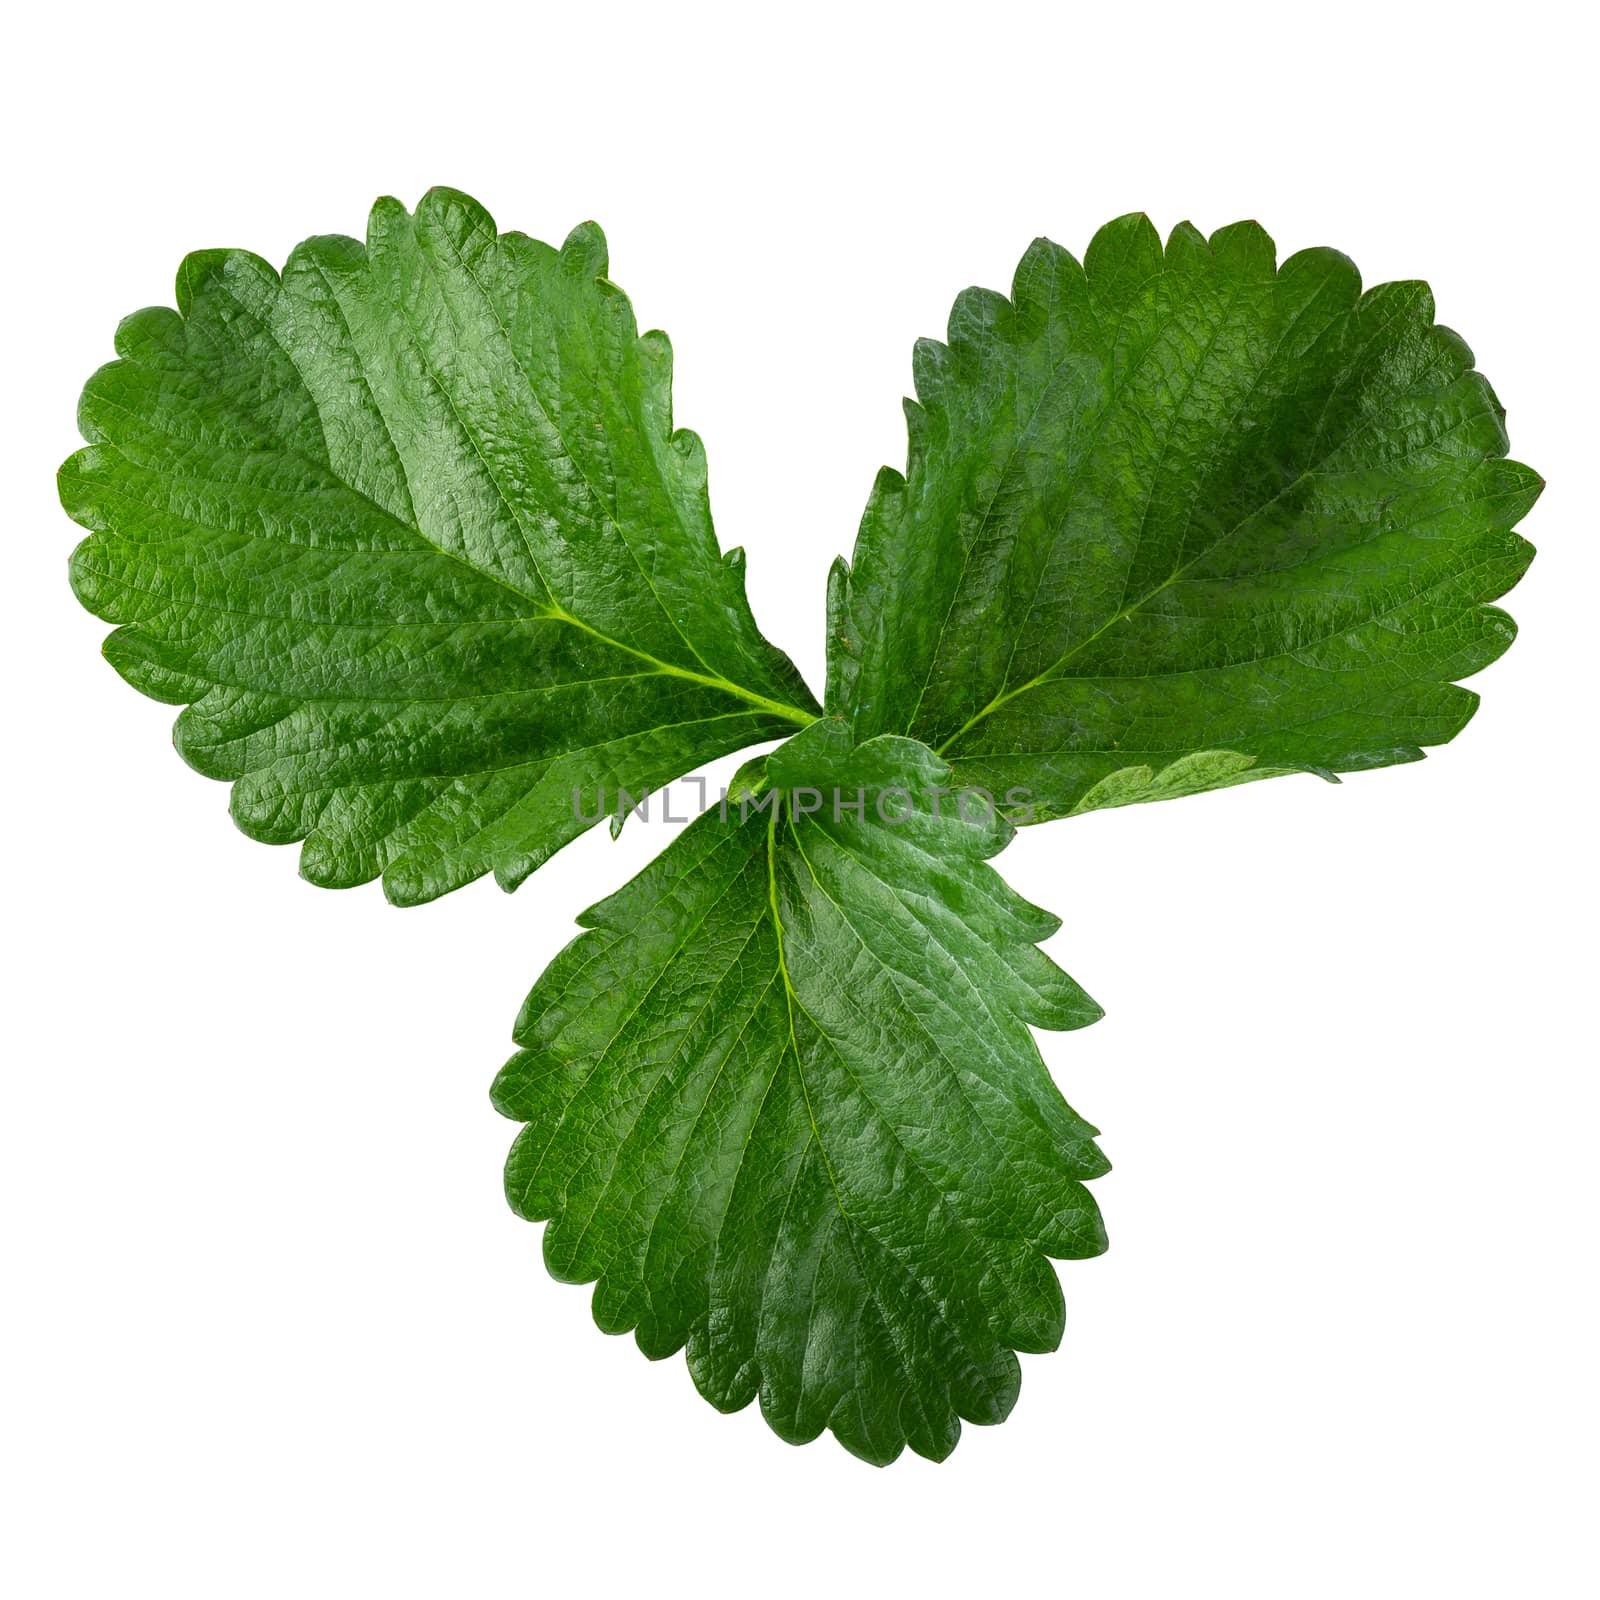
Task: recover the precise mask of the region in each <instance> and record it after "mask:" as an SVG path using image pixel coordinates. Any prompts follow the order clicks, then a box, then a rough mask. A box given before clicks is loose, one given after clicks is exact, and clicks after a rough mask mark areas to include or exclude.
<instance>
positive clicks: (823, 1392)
mask: <svg viewBox="0 0 1600 1600" xmlns="http://www.w3.org/2000/svg"><path fill="white" fill-rule="evenodd" d="M765 766H766V779H765V782H766V785H767V786H766V787H764V788H763V789H762V790H761V792H760V793H759V794H758V795H756V796H754V799H755V800H756V801H761V802H765V804H764V805H762V806H757V805H754V804H752V805H750V806H748V807H747V808H745V814H744V816H743V819H742V820H741V816H740V811H741V807H740V805H739V804H738V803H737V802H735V803H733V804H731V805H730V807H729V808H728V815H727V817H726V818H723V817H722V816H720V815H719V814H718V812H717V810H715V809H713V810H711V811H708V812H707V813H706V814H705V815H704V816H703V817H701V818H700V819H699V821H697V822H696V823H695V824H694V825H693V826H691V827H690V828H688V829H687V830H686V831H685V832H683V833H682V834H680V835H679V836H678V837H677V838H676V839H675V840H674V841H673V843H672V844H671V845H670V846H668V848H667V849H666V850H665V851H664V852H663V853H662V855H661V856H660V857H659V858H658V859H657V860H656V861H655V862H654V863H653V864H652V865H651V866H650V867H648V868H647V869H646V870H645V871H644V872H643V873H642V874H641V875H640V876H639V877H638V878H636V879H635V880H634V881H633V882H632V883H630V884H629V885H628V886H627V887H626V888H625V889H623V890H622V891H621V892H620V893H618V894H615V895H613V896H612V897H611V898H610V899H609V900H606V901H603V902H602V903H601V904H600V905H598V906H595V907H594V908H593V909H592V910H591V911H589V912H588V913H587V914H586V915H585V917H584V918H583V919H582V920H583V922H584V925H585V926H586V927H587V928H588V929H589V930H590V931H589V932H587V933H584V934H583V935H581V936H580V937H579V938H578V939H576V940H575V941H574V942H573V943H572V944H571V945H569V946H568V948H567V949H566V950H565V951H564V952H563V953H562V954H561V955H560V956H558V957H557V958H556V960H555V961H554V962H553V963H552V964H551V966H550V968H549V969H548V970H547V971H546V973H545V974H544V976H543V977H542V978H541V979H540V980H539V982H538V984H537V985H536V986H535V988H534V990H533V993H532V994H531V995H530V996H529V998H528V1001H527V1004H526V1005H525V1006H524V1008H523V1011H522V1016H521V1018H520V1019H519V1021H518V1024H517V1030H516V1037H517V1041H518V1043H519V1044H520V1045H522V1047H523V1048H522V1050H521V1052H520V1053H519V1054H518V1055H517V1056H516V1057H515V1058H514V1059H513V1060H512V1061H511V1062H510V1063H509V1064H508V1065H507V1067H506V1068H505V1070H504V1071H503V1072H502V1073H501V1075H500V1078H499V1080H498V1081H497V1083H496V1085H495V1102H496V1104H497V1105H498V1107H499V1108H500V1110H501V1111H503V1112H504V1113H505V1114H506V1115H507V1116H510V1117H514V1118H517V1119H518V1120H521V1121H525V1122H526V1123H527V1124H528V1126H527V1127H526V1128H525V1129H524V1131H523V1132H522V1134H521V1135H520V1136H519V1137H518V1139H517V1141H516V1144H515V1147H514V1148H513V1150H512V1154H511V1158H510V1161H509V1163H508V1166H507V1170H506V1188H507V1193H508V1195H509V1197H510V1200H511V1203H512V1205H513V1206H514V1207H515V1209H516V1210H517V1211H518V1212H519V1213H520V1214H521V1215H523V1216H526V1217H529V1218H533V1219H544V1218H549V1219H551V1220H550V1224H549V1227H548V1228H547V1230H546V1233H545V1242H544V1251H545V1259H546V1261H547V1263H548V1264H549V1266H550V1270H551V1271H552V1272H553V1273H555V1275H556V1276H557V1277H560V1278H565V1279H569V1280H572V1281H576V1282H589V1281H595V1282H596V1289H595V1295H594V1312H595V1318H596V1320H597V1321H598V1322H599V1323H600V1325H601V1326H602V1327H603V1328H606V1329H608V1330H610V1331H612V1332H621V1331H625V1330H627V1329H634V1330H636V1335H637V1338H638V1342H639V1345H640V1347H641V1348H642V1349H643V1350H644V1351H645V1353H646V1354H648V1355H651V1356H665V1355H668V1354H671V1353H672V1352H674V1351H676V1350H678V1349H679V1348H681V1347H683V1346H684V1345H687V1347H688V1359H689V1366H690V1370H691V1371H692V1373H693V1374H694V1379H695V1382H696V1383H697V1384H698V1385H699V1387H700V1390H701V1392H702V1393H703V1394H705V1396H706V1397H707V1398H708V1399H709V1400H711V1401H712V1403H713V1404H715V1405H717V1406H719V1407H721V1408H723V1409H725V1410H733V1409H736V1408H738V1407H740V1406H743V1405H745V1404H747V1403H748V1402H749V1401H750V1400H751V1399H752V1398H754V1397H755V1395H756V1394H757V1393H758V1392H759V1393H760V1396H761V1406H762V1410H763V1413H764V1414H765V1416H766V1418H767V1420H768V1421H769V1422H770V1423H771V1424H772V1426H773V1428H774V1429H776V1430H777V1432H778V1433H780V1434H781V1435H782V1436H783V1437H784V1438H786V1439H790V1440H793V1441H796V1442H798V1441H801V1440H805V1439H810V1438H813V1437H815V1435H816V1434H817V1433H819V1432H820V1431H821V1430H822V1429H823V1428H831V1429H832V1430H833V1432H834V1433H835V1434H836V1435H837V1437H838V1438H839V1440H840V1441H841V1442H842V1443H843V1444H845V1445H846V1446H847V1447H848V1448H849V1449H851V1450H853V1451H854V1452H856V1453H857V1454H858V1455H861V1456H864V1457H866V1458H867V1459H869V1460H872V1461H880V1462H881V1461H887V1460H891V1459H892V1458H893V1457H894V1456H895V1455H897V1454H898V1453H899V1451H900V1449H901V1448H902V1446H903V1445H904V1444H905V1443H907V1442H909V1443H910V1444H911V1446H912V1448H913V1449H915V1450H917V1451H919V1452H921V1453H922V1454H924V1455H929V1456H934V1457H942V1456H944V1455H945V1454H947V1453H948V1452H949V1450H950V1449H951V1448H953V1446H954V1444H955V1442H956V1438H957V1436H958V1434H959V1431H960V1420H959V1419H960V1418H962V1417H965V1418H968V1419H970V1420H973V1421H976V1422H998V1421H1000V1420H1001V1419H1002V1418H1004V1417H1005V1415H1006V1414H1007V1412H1008V1411H1009V1410H1010V1408H1011V1405H1012V1403H1013V1401H1014V1400H1015V1398H1016V1393H1017V1383H1018V1369H1017V1361H1016V1357H1015V1355H1014V1354H1013V1353H1012V1352H1013V1351H1014V1350H1049V1349H1053V1348H1054V1347H1055V1345H1056V1343H1057V1342H1058V1340H1059V1339H1060V1336H1061V1327H1062V1300H1061V1291H1060V1288H1059V1286H1058V1284H1057V1281H1056V1277H1055V1273H1054V1270H1053V1269H1052V1267H1051V1266H1050V1262H1049V1260H1048V1259H1047V1258H1048V1257H1050V1256H1056V1257H1071V1256H1085V1255H1092V1254H1095V1253H1097V1252H1098V1251H1100V1250H1102V1249H1103V1248H1104V1245H1105V1239H1104V1234H1103V1233H1102V1231H1101V1226H1100V1218H1099V1213H1098V1211H1097V1210H1096V1208H1095V1205H1094V1202H1093V1201H1092V1200H1091V1199H1090V1197H1089V1195H1088V1193H1087V1191H1086V1190H1085V1189H1084V1188H1083V1186H1082V1181H1083V1180H1084V1179H1087V1178H1092V1177H1094V1176H1096V1175H1097V1174H1098V1173H1100V1172H1103V1171H1104V1170H1105V1162H1104V1160H1103V1158H1102V1157H1101V1155H1100V1153H1099V1151H1098V1150H1097V1149H1096V1148H1095V1146H1094V1144H1093V1142H1092V1140H1093V1134H1094V1130H1093V1129H1092V1128H1090V1127H1089V1126H1087V1125H1086V1124H1085V1123H1084V1122H1083V1121H1082V1119H1080V1118H1079V1117H1077V1116H1076V1115H1075V1114H1074V1113H1073V1112H1072V1111H1071V1110H1069V1109H1068V1107H1067V1105H1066V1103H1065V1102H1064V1101H1063V1100H1062V1098H1061V1096H1060V1094H1059V1092H1058V1091H1057V1090H1056V1088H1055V1085H1054V1084H1053V1083H1052V1081H1051V1079H1050V1076H1049V1074H1048V1073H1047V1072H1046V1070H1045V1067H1044V1064H1043V1062H1042V1061H1041V1060H1040V1058H1039V1053H1038V1049H1037V1047H1036V1046H1035V1044H1034V1042H1033V1039H1032V1036H1031V1034H1030V1033H1029V1029H1028V1024H1029V1023H1032V1024H1034V1025H1036V1026H1039V1027H1047V1028H1076V1027H1080V1026H1082V1025H1084V1024H1085V1023H1088V1022H1092V1021H1094V1020H1095V1019H1096V1018H1097V1017H1098V1016H1099V1014H1100V1012H1099V1008H1098V1007H1096V1006H1095V1005H1094V1003H1093V1002H1092V1001H1090V1000H1089V999H1088V998H1087V996H1086V995H1085V994H1084V993H1083V991H1082V990H1081V989H1079V987H1078V986H1077V985H1076V984H1075V983H1074V982H1072V980H1071V979H1069V978H1068V977H1066V975H1065V974H1064V973H1062V972H1061V971H1060V970H1059V969H1058V968H1056V967H1055V966H1054V965H1053V964H1052V963H1051V962H1050V961H1049V960H1048V959H1047V958H1046V957H1045V956H1044V955H1043V954H1042V953H1041V952H1040V951H1039V950H1038V949H1037V948H1036V947H1035V941H1037V940H1039V939H1042V938H1044V937H1046V936H1047V935H1049V934H1050V933H1052V932H1054V931H1055V928H1056V927H1057V922H1056V919H1055V918H1054V917H1052V916H1049V915H1048V914H1047V913H1045V912H1042V911H1039V910H1037V909H1036V908H1035V907H1033V906H1031V905H1029V904H1027V903H1026V902H1025V901H1023V900H1022V899H1020V898H1019V897H1018V896H1017V895H1015V894H1014V893H1012V892H1011V890H1009V889H1008V888H1007V887H1006V886H1005V884H1004V883H1003V882H1002V880H1001V879H1000V877H999V875H998V874H997V873H996V872H995V871H994V870H993V869H992V868H991V867H990V866H988V865H987V862H986V858H987V857H988V856H990V855H992V854H993V853H994V852H995V851H996V850H998V849H1000V848H1001V846H1002V845H1003V844H1004V843H1005V841H1006V839H1007V838H1009V837H1010V834H1011V829H1010V827H1009V825H1008V824H1007V823H1005V822H1004V821H1003V820H1000V819H998V818H997V817H994V816H993V815H990V816H988V817H981V816H980V817H974V818H973V819H972V820H966V819H965V818H964V817H963V816H962V815H961V814H960V808H959V805H958V804H957V802H956V801H955V800H954V799H953V798H952V797H949V796H946V797H945V798H944V801H943V804H942V806H941V807H940V814H939V815H937V816H935V815H934V814H933V810H932V804H933V802H932V800H931V798H930V796H931V794H932V791H933V789H934V788H935V787H937V786H938V785H940V784H941V783H943V782H946V781H947V780H948V769H947V768H946V766H945V764H944V763H943V762H941V761H939V760H938V758H937V757H935V756H934V755H933V754H932V752H930V751H928V750H927V749H926V748H925V747H923V746H921V745H919V744H917V743H915V742H914V741H911V740H907V739H898V738H883V739H878V740H874V741H873V742H871V743H870V744H867V745H865V746H863V747H861V748H859V749H856V750H853V751H852V750H849V749H848V746H847V741H846V740H845V739H844V737H843V730H842V728H841V727H839V726H838V725H835V724H832V723H818V724H816V725H814V726H813V728H812V729H810V730H808V731H807V732H805V733H802V734H800V735H799V736H797V737H796V739H794V740H793V741H791V743H790V744H789V745H786V746H784V747H783V749H781V750H780V751H778V752H776V753H775V754H774V756H773V757H771V758H770V759H769V760H768V761H767V762H766V763H765ZM836 796H838V797H841V803H840V804H839V806H838V807H837V812H836V808H835V797H836ZM880 799H881V800H882V801H883V810H882V812H881V813H880V811H879V802H880ZM858 800H859V801H860V802H862V803H863V805H864V812H863V814H862V815H860V816H858V815H857V814H856V813H855V811H854V810H853V808H852V806H853V803H854V802H856V801H858ZM814 803H815V804H816V805H817V807H818V808H817V809H815V810H811V809H808V808H809V807H811V806H812V805H813V804H814ZM886 816H887V817H892V818H897V819H898V820H893V821H886V820H884V817H886Z"/></svg>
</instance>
